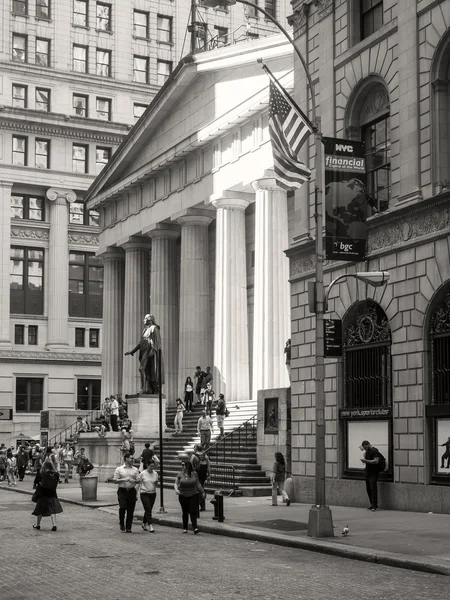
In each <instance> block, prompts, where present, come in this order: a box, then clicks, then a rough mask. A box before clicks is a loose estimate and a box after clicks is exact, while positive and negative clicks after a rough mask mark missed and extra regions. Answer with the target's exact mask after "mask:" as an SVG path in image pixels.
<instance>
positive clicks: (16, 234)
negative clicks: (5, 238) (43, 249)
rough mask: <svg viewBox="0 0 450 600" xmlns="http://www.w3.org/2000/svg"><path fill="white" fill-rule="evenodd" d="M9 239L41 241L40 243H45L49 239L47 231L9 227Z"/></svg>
mask: <svg viewBox="0 0 450 600" xmlns="http://www.w3.org/2000/svg"><path fill="white" fill-rule="evenodd" d="M11 237H13V238H19V239H22V240H41V241H42V242H46V241H48V239H49V231H48V229H38V228H34V227H33V228H30V229H25V228H23V227H11Z"/></svg>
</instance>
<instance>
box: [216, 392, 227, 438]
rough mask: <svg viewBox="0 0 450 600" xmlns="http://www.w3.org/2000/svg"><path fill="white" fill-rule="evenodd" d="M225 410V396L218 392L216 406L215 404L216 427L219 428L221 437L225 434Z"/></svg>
mask: <svg viewBox="0 0 450 600" xmlns="http://www.w3.org/2000/svg"><path fill="white" fill-rule="evenodd" d="M226 412H227V405H226V402H225V396H224V395H223V394H219V399H218V401H217V406H216V417H217V427H218V428H219V431H220V437H221V438H223V436H224V435H225V429H224V424H225V415H226Z"/></svg>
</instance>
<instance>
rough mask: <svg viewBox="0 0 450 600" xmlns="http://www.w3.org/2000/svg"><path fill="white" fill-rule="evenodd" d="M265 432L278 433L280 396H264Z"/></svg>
mask: <svg viewBox="0 0 450 600" xmlns="http://www.w3.org/2000/svg"><path fill="white" fill-rule="evenodd" d="M264 433H278V398H264Z"/></svg>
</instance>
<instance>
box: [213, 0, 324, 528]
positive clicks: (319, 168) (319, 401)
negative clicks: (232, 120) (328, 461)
mask: <svg viewBox="0 0 450 600" xmlns="http://www.w3.org/2000/svg"><path fill="white" fill-rule="evenodd" d="M236 2H238V3H239V4H245V5H247V6H251V7H252V8H254V9H255V10H257V11H259V12H261V13H263V14H264V16H265V17H266V19H268V20H269V21H271V22H272V23H273V24H274V25H275V26H276V27H277V28H278V29H279V30H280V31H281V32H282V33H283V34H284V36H285V37H286V39H287V40H288V41H289V43H290V44H291V46H292V47H293V49H294V51H295V53H296V55H297V56H298V58H299V60H300V62H301V63H302V65H303V69H304V71H305V75H306V81H307V85H308V88H309V92H310V96H311V116H312V119H311V120H312V125H313V130H314V140H315V159H316V160H315V171H316V172H315V179H316V181H315V184H316V186H315V197H316V211H315V215H314V216H315V222H316V227H315V230H316V231H315V235H316V272H315V275H316V281H315V313H316V357H315V360H316V371H315V384H316V388H315V396H316V415H315V419H316V432H315V433H316V450H315V475H316V478H315V498H314V505H313V506H312V507H311V509H310V511H309V520H308V535H309V536H311V537H333V536H334V530H333V519H332V516H331V510H330V508H329V507H328V506H327V505H326V490H325V415H324V413H325V360H324V359H325V357H324V338H323V317H324V299H325V295H324V286H323V231H322V229H323V225H322V221H323V202H322V200H323V186H324V165H323V146H322V132H321V130H320V119H318V117H317V111H316V99H315V94H314V84H313V81H312V78H311V74H310V72H309V69H308V65H307V64H306V61H305V59H304V58H303V56H302V54H301V52H300V50H299V49H298V47H297V45H296V44H295V42H294V40H293V38H292V37H291V36H290V35H289V33H288V32H287V31H286V29H285V28H284V27H283V26H282V25H281V23H279V22H278V21H277V20H276V19H275V18H274V17H273V16H272V15H271V14H270V13H268V12H267V11H266V10H264V9H263V8H261V7H260V6H258V5H257V4H254V3H253V2H248V1H247V0H203V5H204V6H218V5H220V4H222V5H223V6H225V5H226V6H229V5H232V4H235V3H236Z"/></svg>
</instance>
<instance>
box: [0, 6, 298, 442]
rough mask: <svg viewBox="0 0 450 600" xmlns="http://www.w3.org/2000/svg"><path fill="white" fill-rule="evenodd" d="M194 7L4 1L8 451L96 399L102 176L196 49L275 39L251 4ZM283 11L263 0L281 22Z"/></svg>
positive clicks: (2, 397) (1, 149)
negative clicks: (94, 195)
mask: <svg viewBox="0 0 450 600" xmlns="http://www.w3.org/2000/svg"><path fill="white" fill-rule="evenodd" d="M259 1H260V2H262V0H259ZM198 4H199V5H198V6H196V7H195V11H194V18H192V17H191V12H190V11H191V2H190V1H189V0H174V1H171V0H159V1H153V0H151V1H150V0H108V1H105V2H98V1H95V0H4V1H3V2H2V3H1V7H0V12H1V29H0V165H1V175H0V228H1V231H0V441H2V442H5V443H16V441H17V440H19V439H23V438H24V437H28V436H30V437H32V436H36V435H37V434H38V433H39V414H40V411H41V410H47V409H62V410H68V409H81V410H86V411H88V410H90V409H91V408H93V407H96V406H98V404H99V403H100V400H101V387H100V380H101V349H102V294H103V264H102V262H101V261H100V259H99V258H97V257H96V250H97V247H98V214H97V212H96V211H94V210H91V211H88V210H87V209H86V206H85V204H84V196H85V192H86V190H87V189H88V187H89V186H90V184H91V183H92V181H93V180H94V178H95V176H96V175H97V174H98V173H99V172H100V171H101V169H102V168H103V167H104V166H105V164H107V162H108V161H109V159H110V157H111V156H112V154H113V153H114V151H115V150H116V149H117V147H118V146H119V144H120V143H121V141H122V140H123V139H124V137H125V136H126V135H127V133H128V132H129V130H130V129H131V128H132V126H133V125H134V123H135V122H136V121H137V120H138V119H139V117H140V116H141V115H142V113H143V112H144V110H145V108H146V106H147V105H148V104H149V103H150V101H151V100H152V98H153V97H154V96H155V94H156V93H157V92H158V90H159V89H160V87H161V86H162V85H163V84H164V83H165V81H166V80H167V79H168V78H169V77H170V74H171V72H172V68H173V67H174V66H175V65H176V64H177V63H178V61H179V59H180V57H182V56H184V55H186V54H187V53H189V51H190V47H191V43H192V44H194V45H195V47H196V49H197V50H198V51H201V50H202V49H205V50H207V49H210V48H217V47H220V46H223V45H229V44H234V43H237V42H246V41H251V40H252V39H254V38H256V37H258V36H265V35H269V34H270V33H272V32H273V27H272V26H271V24H270V21H267V20H266V19H264V18H261V17H260V16H258V14H256V13H255V12H254V10H252V9H248V8H247V7H244V6H240V5H238V6H236V7H234V8H233V10H229V11H228V10H227V9H220V8H217V9H213V8H207V7H204V6H202V4H201V2H199V3H198ZM286 5H287V0H283V2H279V3H277V2H276V1H275V0H265V2H264V8H265V9H266V10H267V11H268V12H270V13H271V14H273V15H274V16H276V17H277V18H278V19H279V20H280V21H281V22H282V23H285V22H286ZM191 21H192V22H193V23H194V27H193V28H192V27H190V28H189V31H188V24H189V23H190V22H191ZM21 434H22V435H21Z"/></svg>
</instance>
